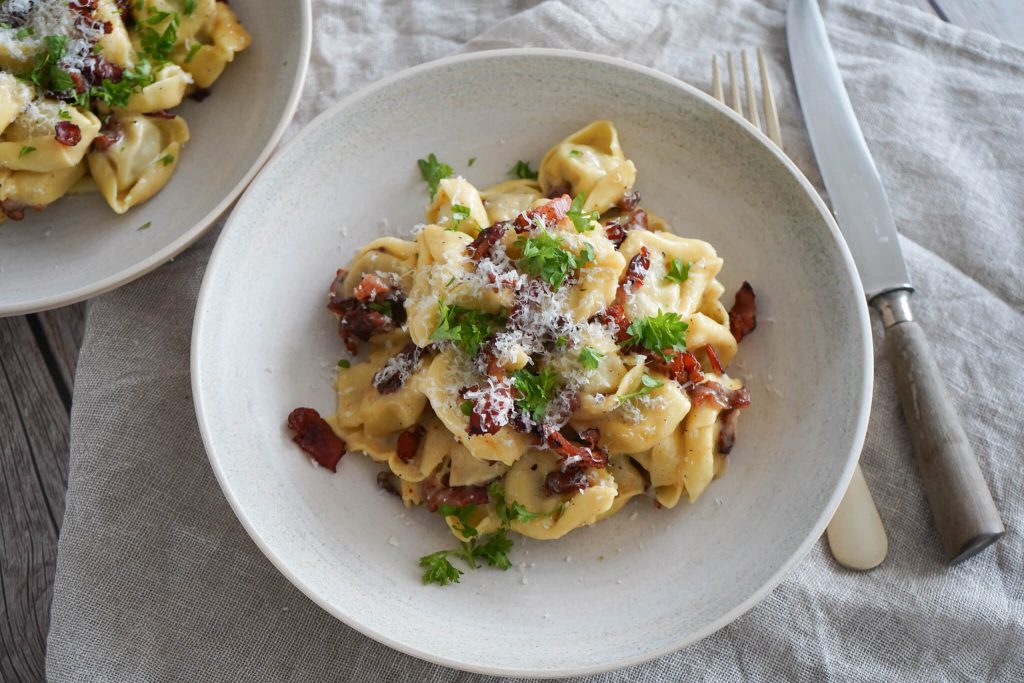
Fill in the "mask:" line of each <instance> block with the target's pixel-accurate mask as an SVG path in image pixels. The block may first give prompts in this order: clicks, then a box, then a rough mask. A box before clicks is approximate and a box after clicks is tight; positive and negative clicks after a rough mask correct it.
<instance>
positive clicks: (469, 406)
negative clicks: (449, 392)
mask: <svg viewBox="0 0 1024 683" xmlns="http://www.w3.org/2000/svg"><path fill="white" fill-rule="evenodd" d="M474 407H475V406H474V404H473V402H472V401H471V400H469V399H468V398H467V399H466V400H465V401H463V402H462V403H460V404H459V410H461V411H462V414H463V415H465V416H466V417H469V416H470V415H472V414H473V408H474Z"/></svg>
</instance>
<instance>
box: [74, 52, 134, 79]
mask: <svg viewBox="0 0 1024 683" xmlns="http://www.w3.org/2000/svg"><path fill="white" fill-rule="evenodd" d="M82 78H84V79H85V81H86V82H87V83H89V84H91V85H100V84H101V83H103V81H110V82H112V83H117V82H118V81H120V80H121V79H122V78H124V69H123V68H121V67H120V66H118V65H117V64H114V63H112V62H108V61H107V60H106V59H104V58H103V57H102V56H101V55H93V56H92V57H87V58H86V60H85V64H83V65H82Z"/></svg>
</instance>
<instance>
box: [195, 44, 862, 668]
mask: <svg viewBox="0 0 1024 683" xmlns="http://www.w3.org/2000/svg"><path fill="white" fill-rule="evenodd" d="M523 56H526V57H530V56H536V57H555V58H563V59H574V60H582V61H590V62H596V63H599V64H607V65H611V66H617V67H621V68H624V69H627V70H631V71H634V72H637V73H640V74H642V75H645V76H649V77H651V78H654V79H656V80H658V81H661V82H663V83H665V84H666V85H669V86H672V87H674V88H677V89H680V90H683V91H685V92H686V93H687V94H689V95H691V96H694V97H697V98H699V99H701V100H703V101H704V102H705V103H706V104H709V105H711V106H713V107H714V108H715V109H717V110H718V111H719V113H721V114H723V115H725V116H727V117H729V118H730V119H732V120H733V122H735V123H738V124H740V125H741V126H742V127H743V128H744V129H746V131H747V132H748V133H749V134H750V135H752V136H753V137H754V138H755V139H756V140H757V141H758V142H760V143H761V144H762V145H763V146H764V147H765V148H767V149H768V151H769V152H771V153H772V154H773V155H774V156H775V157H776V159H777V160H778V161H779V162H780V163H781V164H782V165H783V166H784V167H785V168H786V170H787V171H789V173H790V174H791V175H792V176H793V177H794V178H795V179H796V181H797V182H798V183H799V184H800V186H801V188H802V189H803V191H804V192H805V193H806V194H807V196H808V197H809V198H810V199H811V201H812V203H813V204H814V207H815V208H816V209H817V210H818V214H819V215H820V216H821V218H822V219H823V221H824V223H825V225H826V227H827V228H828V230H829V233H830V234H831V236H832V238H833V240H834V241H835V244H836V247H837V248H838V250H839V252H840V257H841V260H842V263H843V265H844V266H845V268H846V273H845V274H846V275H847V277H848V278H849V279H850V281H851V282H852V283H853V289H852V291H851V292H850V294H851V295H852V296H853V298H854V308H855V310H856V312H857V313H856V319H857V323H858V324H857V330H858V332H859V333H860V342H861V343H860V346H861V358H860V361H861V364H862V367H863V379H862V382H861V386H860V392H859V393H860V400H859V403H858V405H857V413H858V414H857V420H856V424H855V427H854V435H853V437H854V438H853V443H852V446H851V448H850V451H849V453H848V454H847V455H846V463H845V464H844V466H843V470H842V474H841V476H840V478H839V481H838V482H837V483H836V485H835V487H834V489H833V490H832V492H831V495H830V497H829V500H828V503H827V505H826V506H825V509H824V510H823V512H822V514H821V515H820V516H819V517H818V519H817V520H816V521H815V523H814V526H813V529H812V532H811V533H810V534H808V536H807V538H805V539H804V540H803V541H802V542H801V543H800V545H799V546H798V547H797V549H796V551H795V552H794V553H793V554H792V555H791V556H790V557H789V559H788V560H786V562H784V563H783V565H782V566H781V567H780V568H779V569H778V570H777V571H776V572H775V573H774V574H772V575H771V576H770V577H769V578H768V580H766V581H765V582H764V583H763V584H762V585H761V586H760V587H759V588H758V589H757V590H755V591H754V592H753V593H752V594H751V595H749V596H748V597H747V598H745V599H744V600H743V601H742V602H740V604H739V605H737V606H736V607H734V608H733V609H731V610H729V611H728V612H726V613H725V614H723V615H722V616H720V617H719V618H718V619H715V620H713V621H712V622H710V623H708V624H706V625H705V626H703V627H702V628H699V629H696V630H695V631H693V632H691V633H689V634H687V635H685V636H683V637H680V638H678V639H676V640H674V641H673V642H672V643H671V644H669V645H667V646H662V647H659V648H657V649H655V650H652V651H648V652H643V653H638V654H635V655H631V656H628V657H624V658H621V659H619V660H616V661H614V662H605V663H601V664H595V665H588V666H579V667H576V668H558V669H551V668H523V667H520V668H501V667H491V666H486V665H477V664H473V663H465V662H461V661H458V660H455V659H451V658H448V657H445V656H439V655H435V654H433V653H431V652H428V651H426V650H422V649H419V648H417V647H415V646H413V645H411V644H408V643H405V642H401V641H398V640H395V639H393V638H391V637H389V636H388V635H386V634H384V633H380V632H378V631H376V630H374V629H372V628H369V627H367V626H366V625H365V624H363V623H361V621H360V620H359V619H358V617H357V616H356V615H350V614H348V613H346V612H345V611H343V610H342V609H340V608H337V607H335V606H333V605H330V604H328V603H327V602H326V600H324V599H323V598H322V597H321V596H320V595H319V594H318V593H317V592H316V590H315V589H314V588H313V587H312V586H310V585H309V584H307V583H306V581H305V580H304V579H303V578H302V577H300V576H298V575H297V574H295V573H293V572H292V571H291V569H290V568H289V566H288V564H287V562H286V561H285V560H284V559H283V558H282V557H280V556H278V555H277V554H276V553H275V552H274V550H273V549H272V548H271V547H270V546H269V545H268V544H267V543H266V542H265V541H264V540H263V538H262V537H261V536H260V534H259V532H258V531H257V529H256V528H255V526H254V525H253V523H252V522H251V520H249V519H248V518H247V517H246V516H245V514H244V513H243V508H242V503H241V501H240V500H239V499H238V498H237V497H236V496H235V494H234V491H233V490H232V488H231V485H230V483H229V481H228V479H227V476H226V473H225V471H224V469H223V468H222V467H221V465H220V462H219V460H218V458H217V457H216V455H215V453H214V447H213V443H212V436H211V424H210V423H209V422H207V420H206V412H207V411H206V407H205V399H204V393H203V390H202V387H203V385H204V384H205V382H204V378H203V360H202V357H201V356H200V354H199V349H200V347H201V346H203V345H204V344H205V340H204V336H205V335H206V334H207V332H206V328H205V326H204V320H205V319H206V316H205V315H204V312H205V310H206V308H207V307H208V306H209V305H210V302H211V299H212V298H213V296H214V295H213V293H212V289H211V279H210V277H209V273H210V272H211V268H212V267H214V266H216V265H217V264H218V263H219V261H220V260H222V259H224V258H226V257H227V249H226V247H224V242H223V241H222V240H218V242H217V244H216V245H215V246H214V249H213V252H212V254H211V256H210V260H209V263H208V264H207V271H206V273H205V274H204V277H203V282H202V284H201V286H200V289H199V295H198V298H197V302H196V308H195V317H194V320H193V328H192V343H191V348H190V366H191V376H192V396H193V400H194V405H195V410H196V419H197V421H198V424H199V431H200V433H201V435H202V439H203V445H204V447H205V448H206V452H207V457H208V458H209V460H210V465H211V467H212V468H213V471H214V475H215V476H216V478H217V482H218V483H219V484H220V487H221V490H222V491H223V493H224V496H225V498H226V499H227V501H228V504H229V505H230V506H231V508H232V510H233V511H234V513H235V516H236V517H237V518H238V520H239V522H240V523H241V524H242V526H243V528H244V529H245V531H246V533H248V535H249V537H250V538H251V539H252V540H253V542H254V543H255V544H256V546H257V547H258V548H259V549H260V550H261V551H262V552H263V554H264V555H265V556H266V557H267V559H269V560H270V562H271V564H273V565H274V567H276V568H277V570H278V571H279V572H281V574H282V575H284V577H285V578H286V579H288V581H290V582H291V583H292V585H294V586H295V587H297V588H298V589H299V590H300V591H302V593H303V594H305V595H306V597H308V598H309V599H310V600H312V601H313V602H314V603H316V604H317V605H319V606H320V607H321V608H322V609H324V610H325V611H326V612H327V613H328V614H330V615H332V616H334V617H335V618H337V619H339V620H340V621H341V622H342V623H344V624H346V625H347V626H350V627H351V628H353V629H355V630H356V631H358V632H359V633H361V634H363V635H365V636H367V637H369V638H372V639H373V640H375V641H377V642H378V643H382V644H384V645H386V646H388V647H390V648H392V649H394V650H397V651H399V652H402V653H405V654H407V655H411V656H413V657H416V658H418V659H421V660H425V661H427V662H431V663H434V664H439V665H442V666H446V667H451V668H454V669H458V670H461V671H468V672H472V673H479V674H488V675H496V676H511V677H534V678H560V677H566V676H583V675H590V674H598V673H604V672H608V671H615V670H618V669H623V668H626V667H630V666H635V665H637V664H642V663H644V662H648V661H651V660H654V659H657V658H659V657H663V656H665V655H668V654H671V653H674V652H677V651H679V650H680V649H682V648H684V647H686V646H688V645H690V644H693V643H696V642H697V641H700V640H703V639H704V638H706V637H708V636H710V635H711V634H713V633H715V632H717V631H719V630H720V629H722V628H724V627H725V626H727V625H728V624H730V623H732V622H733V621H735V620H736V619H738V618H739V617H740V616H742V615H743V614H744V613H746V612H747V611H749V610H750V609H751V608H753V607H754V606H755V605H757V604H758V603H759V602H761V601H762V600H763V599H764V598H765V597H767V596H768V594H769V593H770V592H772V591H773V590H774V589H775V588H776V587H777V586H778V585H779V584H780V583H782V580H783V579H784V578H785V577H786V576H787V575H788V574H789V573H790V572H791V571H792V570H793V568H794V567H795V566H796V565H797V564H798V563H799V562H800V561H801V560H802V559H803V558H804V556H805V555H806V554H807V553H808V552H809V551H810V549H811V547H812V546H813V545H814V543H815V542H817V540H818V539H819V538H820V537H821V536H822V534H823V533H824V532H825V527H826V526H827V525H828V522H829V520H831V518H832V515H833V514H834V513H835V510H836V508H837V507H838V506H839V503H840V501H841V500H842V497H843V495H844V493H845V492H846V488H847V486H848V485H849V483H850V479H851V478H852V476H853V471H854V468H855V466H856V465H857V462H858V460H859V457H860V452H861V450H862V448H863V446H864V439H865V436H866V433H867V427H868V419H869V417H870V413H871V398H872V391H873V383H874V375H873V370H874V349H873V345H872V335H871V325H870V319H869V316H868V308H867V298H866V296H865V294H864V290H863V287H862V285H861V281H860V276H859V275H858V272H857V267H856V265H855V263H854V261H853V256H852V255H851V253H850V250H849V248H848V247H847V244H846V241H845V240H844V239H843V236H842V232H841V231H840V230H839V226H838V225H837V224H836V222H835V219H834V218H833V217H832V213H831V212H830V211H829V209H828V207H827V206H826V204H825V202H824V200H822V198H821V196H820V195H819V194H818V192H817V190H815V188H814V186H813V185H812V184H811V183H810V181H809V180H808V179H807V178H806V176H804V174H803V172H801V171H800V169H799V167H797V165H796V164H795V163H794V162H793V161H792V160H790V159H789V157H788V156H786V155H785V154H784V153H783V152H782V151H781V150H780V149H779V148H778V147H776V146H775V144H774V143H773V142H772V141H771V140H770V139H769V138H768V137H767V136H766V135H764V134H763V133H762V132H761V131H760V130H758V129H757V128H755V127H754V126H752V125H751V124H750V123H749V122H748V121H747V120H746V119H745V118H743V117H742V116H740V115H739V114H737V113H736V112H735V111H733V110H732V109H730V108H729V107H728V106H726V105H725V104H723V103H721V102H718V100H716V99H714V98H713V97H711V95H709V94H707V93H704V92H703V91H701V90H700V89H698V88H696V87H695V86H692V85H690V84H688V83H685V82H684V81H681V80H679V79H677V78H675V77H673V76H670V75H668V74H665V73H663V72H660V71H658V70H656V69H652V68H650V67H646V66H643V65H641V64H636V63H634V62H630V61H628V60H625V59H620V58H617V57H609V56H606V55H601V54H595V53H590V52H583V51H579V50H566V49H557V48H536V47H527V48H503V49H495V50H481V51H476V52H466V53H460V54H456V55H451V56H448V57H443V58H440V59H435V60H432V61H429V62H424V63H422V64H417V65H415V66H412V67H409V68H406V69H402V70H401V71H398V72H396V73H394V74H391V75H389V76H386V77H385V78H382V79H380V80H378V81H375V82H373V83H370V84H367V85H365V86H363V87H362V88H359V89H358V90H357V91H355V92H354V93H352V94H350V95H348V96H346V97H344V98H342V99H341V100H339V101H338V102H336V103H334V104H333V105H331V106H330V107H328V108H327V109H325V110H324V111H323V112H321V113H320V114H319V115H317V116H316V117H315V118H314V119H313V120H311V121H310V122H309V123H307V124H306V125H305V126H303V128H302V130H300V131H299V132H298V133H297V134H296V135H295V136H294V137H293V138H291V139H290V140H289V141H288V142H287V143H286V144H285V145H284V146H283V147H282V149H281V150H280V151H279V154H277V155H276V156H275V158H274V159H273V160H271V161H270V163H268V164H267V166H266V167H264V169H261V173H262V172H263V170H265V169H266V168H272V167H273V166H274V164H275V163H277V162H279V161H280V157H282V156H284V155H285V154H287V152H288V151H289V149H290V147H292V146H293V145H297V144H298V143H299V142H300V141H301V140H302V139H304V138H305V136H307V135H309V134H310V131H311V130H313V129H314V128H316V127H318V126H319V125H320V124H321V122H322V121H323V120H325V119H329V118H331V117H334V116H336V115H337V114H338V112H340V111H343V110H344V109H346V108H347V107H349V106H351V105H352V104H354V103H356V102H358V101H360V100H362V99H365V98H367V97H369V96H371V95H373V94H374V93H376V92H378V91H380V90H382V89H384V88H387V87H388V86H390V85H391V84H393V83H396V82H398V81H401V80H404V79H406V78H411V77H415V76H417V75H419V74H420V73H422V72H425V71H430V70H434V69H438V68H444V67H448V66H450V65H452V64H459V63H462V62H470V61H476V60H490V59H501V58H503V57H523ZM249 199H250V197H249V192H248V190H247V191H246V192H245V193H243V195H242V197H241V198H240V199H239V201H238V203H237V205H236V207H235V210H233V211H232V213H231V216H230V217H229V218H228V220H227V222H226V223H225V225H224V232H227V231H228V230H232V229H240V228H235V224H236V223H237V217H238V215H239V212H238V211H237V209H238V208H239V207H244V206H245V205H246V204H247V202H248V200H249Z"/></svg>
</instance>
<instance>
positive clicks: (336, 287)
mask: <svg viewBox="0 0 1024 683" xmlns="http://www.w3.org/2000/svg"><path fill="white" fill-rule="evenodd" d="M347 277H348V271H347V270H345V269H344V268H338V270H337V271H335V273H334V281H333V282H331V288H330V289H329V290H328V291H327V308H331V305H332V304H337V303H341V302H342V301H343V300H344V299H346V298H347V297H346V296H345V295H344V294H342V293H341V292H342V287H344V286H345V278H347Z"/></svg>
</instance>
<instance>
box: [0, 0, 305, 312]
mask: <svg viewBox="0 0 1024 683" xmlns="http://www.w3.org/2000/svg"><path fill="white" fill-rule="evenodd" d="M232 8H233V9H234V10H235V11H236V12H238V15H239V18H240V19H241V21H242V23H243V24H244V25H245V27H246V29H247V30H248V31H249V32H250V33H251V34H252V37H253V42H252V45H251V46H250V47H249V48H248V49H246V50H245V51H244V52H242V53H240V54H239V55H238V56H237V57H236V59H235V61H234V62H233V63H232V64H229V65H228V68H227V69H225V71H224V74H223V75H222V76H221V77H220V78H219V79H218V80H217V82H216V83H215V84H214V85H213V93H212V94H211V95H210V97H208V98H207V99H206V100H205V101H204V102H201V103H200V102H194V101H191V100H186V101H185V102H184V103H183V104H182V105H181V107H180V108H178V109H176V110H175V111H176V112H178V113H180V114H181V115H182V116H184V117H185V120H186V121H187V122H188V125H189V130H190V131H191V134H192V138H191V140H190V141H189V142H188V144H187V145H186V146H185V149H184V151H183V152H182V154H181V161H180V162H179V165H178V169H177V172H176V173H175V174H174V177H173V178H172V179H171V181H170V182H169V183H168V184H167V186H166V187H164V189H163V190H162V191H161V192H160V193H159V194H158V195H157V196H156V197H154V198H153V199H151V200H150V201H148V202H146V203H145V204H143V205H142V206H139V207H136V208H134V209H131V210H129V211H128V213H126V214H124V215H122V216H118V215H117V214H116V213H114V212H113V211H112V210H111V209H110V207H108V206H107V203H106V202H105V201H104V200H103V198H102V197H101V196H100V195H98V194H94V195H88V196H81V197H63V198H61V199H60V200H58V201H57V202H55V203H53V204H52V205H50V206H49V207H47V208H46V210H44V211H42V212H41V213H36V212H34V211H28V212H26V214H25V220H23V221H10V220H9V221H6V222H4V223H0V316H4V315H15V314H19V313H29V312H32V311H41V310H44V309H47V308H54V307H56V306H64V305H67V304H70V303H74V302H76V301H81V300H82V299H87V298H89V297H93V296H96V295H97V294H100V293H102V292H105V291H107V290H110V289H113V288H115V287H119V286H121V285H123V284H125V283H127V282H130V281H131V280H134V279H135V278H137V277H139V276H141V275H144V274H145V273H148V272H149V271H151V270H153V269H154V268H157V267H158V266H160V265H162V264H163V263H166V262H167V261H168V260H169V259H171V258H173V257H174V256H175V255H177V254H178V253H180V252H181V251H183V250H184V249H185V248H186V247H188V246H189V245H190V244H192V243H193V242H194V241H196V240H197V239H199V237H200V236H201V235H202V234H203V233H204V232H205V231H206V230H207V229H208V228H209V227H210V226H211V225H212V224H213V222H214V221H215V220H216V219H217V217H218V216H219V215H220V214H221V213H223V212H224V210H225V209H227V208H228V206H230V205H231V202H233V201H234V200H235V199H236V198H237V197H238V195H239V194H240V193H241V192H242V190H244V189H245V186H246V185H247V184H248V183H249V181H250V180H252V177H253V176H254V175H255V174H256V171H258V170H259V168H260V166H262V165H263V163H264V162H265V161H266V160H267V158H268V157H269V156H270V153H271V151H272V150H273V149H274V145H276V144H277V142H278V140H280V138H281V135H282V133H284V129H285V127H286V126H287V125H288V122H289V121H291V118H292V114H294V113H295V107H296V106H297V105H298V101H299V94H300V92H301V91H302V84H303V81H305V77H306V67H307V65H308V63H309V50H310V44H311V35H312V20H311V12H310V2H309V0H294V1H292V2H260V3H253V2H248V3H244V2H243V3H233V4H232ZM147 223H149V224H150V226H149V227H148V228H146V229H145V230H140V229H139V228H140V227H142V226H143V225H146V224H147Z"/></svg>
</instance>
